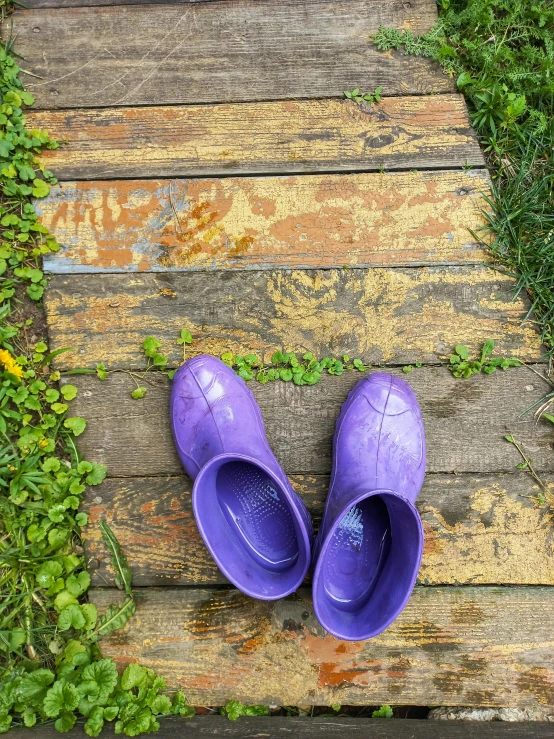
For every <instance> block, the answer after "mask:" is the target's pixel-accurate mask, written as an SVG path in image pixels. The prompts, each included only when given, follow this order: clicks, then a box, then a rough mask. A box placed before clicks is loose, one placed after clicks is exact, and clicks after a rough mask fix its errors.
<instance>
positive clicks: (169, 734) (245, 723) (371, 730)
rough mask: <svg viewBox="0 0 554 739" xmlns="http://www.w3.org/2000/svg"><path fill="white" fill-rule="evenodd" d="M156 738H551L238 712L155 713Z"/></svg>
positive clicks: (452, 726)
mask: <svg viewBox="0 0 554 739" xmlns="http://www.w3.org/2000/svg"><path fill="white" fill-rule="evenodd" d="M160 724H161V726H160V729H159V731H157V732H156V739H201V737H225V738H226V739H262V738H263V739H283V736H291V737H295V739H296V737H299V738H300V739H343V737H344V733H345V729H348V739H552V724H550V723H545V722H541V723H539V722H537V721H528V722H525V723H505V722H499V721H496V722H493V723H483V722H480V721H475V722H474V723H469V722H467V721H422V720H414V719H408V720H406V721H403V720H396V721H375V720H374V719H371V718H344V717H342V716H341V717H340V719H337V718H322V717H320V716H318V717H316V718H309V717H306V718H298V717H296V716H295V717H292V716H291V717H285V718H283V717H280V716H270V717H267V718H266V717H263V716H256V717H255V718H249V717H246V718H245V717H243V718H241V719H240V721H229V720H228V719H226V718H223V717H222V716H197V717H194V718H189V719H182V718H180V717H179V716H172V717H162V718H160ZM113 729H114V723H109V724H105V726H104V729H103V730H102V737H103V739H106V738H107V737H114V736H116V734H114V730H113ZM39 732H40V737H41V739H59V732H57V731H56V729H55V728H54V727H53V726H45V727H42V726H36V727H35V728H33V729H17V732H16V733H15V736H16V739H36V737H38V736H39ZM84 736H85V734H84V732H83V729H82V728H81V726H79V725H77V726H76V727H75V728H74V729H72V730H71V731H70V732H69V733H67V734H66V737H68V739H76V737H79V739H83V737H84Z"/></svg>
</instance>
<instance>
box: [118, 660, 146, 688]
mask: <svg viewBox="0 0 554 739" xmlns="http://www.w3.org/2000/svg"><path fill="white" fill-rule="evenodd" d="M147 675H148V673H147V672H146V668H144V667H141V666H140V665H137V664H135V663H134V662H133V663H131V664H130V665H129V666H128V667H126V668H125V671H124V673H123V675H122V676H121V687H122V688H123V690H131V689H132V688H138V687H140V686H141V685H142V684H143V683H144V682H145V681H146V677H147Z"/></svg>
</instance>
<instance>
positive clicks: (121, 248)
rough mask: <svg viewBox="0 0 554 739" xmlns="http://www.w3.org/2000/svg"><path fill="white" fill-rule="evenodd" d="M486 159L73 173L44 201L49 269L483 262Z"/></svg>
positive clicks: (257, 267)
mask: <svg viewBox="0 0 554 739" xmlns="http://www.w3.org/2000/svg"><path fill="white" fill-rule="evenodd" d="M487 190H488V181H487V176H486V174H485V172H484V170H480V171H479V170H478V171H475V172H471V173H470V174H469V175H468V174H465V173H463V172H452V171H447V172H401V173H400V172H396V173H393V174H352V175H309V176H302V177H261V178H247V179H244V178H243V179H235V178H224V179H209V180H204V179H194V180H177V181H172V180H169V181H168V180H140V181H136V180H134V181H132V182H128V181H121V180H120V181H117V182H105V181H101V182H71V183H67V184H64V185H63V187H57V188H56V189H55V190H54V191H53V192H52V194H51V195H50V197H49V198H48V199H47V200H45V201H41V203H40V211H41V216H42V218H41V221H42V223H43V225H45V226H46V227H47V228H49V229H50V231H52V233H55V234H56V238H57V239H58V241H59V242H60V244H61V245H62V249H61V251H60V252H58V253H57V254H55V255H51V256H49V257H48V258H46V259H45V260H44V267H45V269H46V271H48V272H52V273H55V274H63V273H79V272H137V271H138V272H143V271H156V272H168V271H189V270H205V269H219V270H222V269H271V268H272V267H273V268H274V267H278V268H285V269H286V268H298V267H320V268H324V267H339V268H340V267H342V266H344V265H348V266H383V265H391V266H392V265H414V264H427V265H433V264H454V263H456V264H462V263H473V264H475V263H479V262H483V261H485V260H486V259H487V255H486V251H485V250H484V249H483V248H482V247H481V246H480V245H479V244H478V243H476V240H475V238H474V237H473V236H472V234H471V233H470V229H471V230H472V231H473V232H474V233H475V232H476V231H478V229H479V227H480V226H482V225H483V223H484V220H485V219H484V217H483V216H482V214H481V209H482V208H483V206H486V201H485V200H484V199H483V198H482V196H481V193H482V192H483V191H485V192H486V191H487Z"/></svg>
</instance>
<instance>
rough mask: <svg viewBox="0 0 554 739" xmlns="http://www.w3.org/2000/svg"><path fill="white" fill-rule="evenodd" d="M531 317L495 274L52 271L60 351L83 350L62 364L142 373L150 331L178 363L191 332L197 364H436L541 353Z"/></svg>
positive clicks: (478, 270)
mask: <svg viewBox="0 0 554 739" xmlns="http://www.w3.org/2000/svg"><path fill="white" fill-rule="evenodd" d="M528 310H529V305H528V300H527V297H526V296H523V295H522V294H520V296H519V297H518V298H515V299H514V281H513V279H512V278H510V277H508V276H506V275H502V274H500V273H499V272H496V271H495V270H493V269H490V268H488V267H486V266H481V267H437V268H428V267H419V268H416V269H405V268H371V269H348V270H344V269H341V270H336V269H335V270H294V271H285V270H273V271H257V272H248V271H233V272H224V271H211V272H191V273H188V274H184V273H175V272H167V273H159V272H158V273H147V272H145V273H142V274H140V275H126V274H101V275H98V274H97V275H95V274H91V275H69V276H66V275H54V276H53V277H52V278H51V281H50V285H49V289H48V292H47V297H46V311H47V319H48V327H49V332H50V339H51V343H52V345H53V348H59V347H77V348H78V351H74V352H67V353H64V354H61V355H60V357H59V358H58V360H57V366H58V367H59V368H62V367H63V368H69V367H83V366H87V367H94V366H95V365H96V363H97V362H104V363H105V364H106V365H107V366H109V367H110V368H126V369H129V368H135V369H139V368H143V367H145V365H146V358H145V356H144V353H143V351H142V342H143V341H144V339H145V338H146V337H147V336H149V335H151V336H155V337H156V338H158V339H159V340H160V341H161V342H162V347H161V351H162V352H163V353H165V354H166V356H168V357H169V366H176V365H178V364H179V363H180V362H181V361H182V356H183V354H182V349H181V347H179V346H178V345H177V344H176V339H177V337H178V336H179V335H180V332H181V329H182V328H183V327H186V328H188V329H189V330H190V331H191V333H192V336H193V337H194V345H193V346H192V347H190V352H189V356H192V355H193V354H203V353H208V354H216V355H218V356H219V355H220V354H221V353H222V352H226V351H232V352H234V353H236V354H248V353H249V352H254V353H256V354H258V355H259V356H261V357H263V358H264V361H269V359H270V357H271V356H272V354H273V353H274V352H275V350H276V349H285V350H286V351H299V352H306V351H311V352H314V354H316V355H318V356H322V355H326V354H332V355H334V356H341V355H343V354H348V355H349V356H351V357H354V356H360V357H362V358H363V359H364V360H365V361H367V362H372V363H386V364H404V363H408V362H415V361H422V362H427V363H429V362H437V361H439V359H441V358H444V357H445V356H446V355H449V354H450V353H451V351H452V349H453V347H454V346H455V345H456V344H457V343H458V342H462V343H464V344H467V345H468V346H469V347H470V350H471V352H472V353H473V354H477V352H478V351H480V349H481V346H482V344H483V342H484V341H485V340H486V339H494V340H495V342H496V343H497V351H498V352H499V353H501V354H505V355H513V356H516V357H518V358H520V359H523V360H533V359H537V358H539V357H540V355H541V348H540V345H539V343H538V339H537V335H536V332H535V329H534V326H533V324H531V323H524V324H523V325H522V321H523V319H524V317H525V315H526V314H527V312H528Z"/></svg>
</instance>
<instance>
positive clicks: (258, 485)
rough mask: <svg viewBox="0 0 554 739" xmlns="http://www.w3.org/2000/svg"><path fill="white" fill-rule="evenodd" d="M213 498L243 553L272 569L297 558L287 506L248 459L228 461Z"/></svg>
mask: <svg viewBox="0 0 554 739" xmlns="http://www.w3.org/2000/svg"><path fill="white" fill-rule="evenodd" d="M216 488H217V500H218V502H219V506H220V508H221V510H222V511H223V515H224V516H225V518H226V520H227V523H228V524H229V526H230V527H231V528H232V529H233V530H234V531H235V535H236V537H237V539H238V541H239V542H240V544H241V546H242V547H243V548H244V550H245V552H246V553H247V554H248V555H249V556H250V557H252V559H253V560H255V561H256V562H257V563H258V564H259V565H261V566H262V567H265V568H266V569H268V570H272V571H274V572H280V571H282V570H286V569H288V568H289V567H291V566H292V565H293V564H294V563H295V562H296V560H297V559H298V539H297V536H296V531H295V527H294V520H293V517H292V514H291V511H290V506H289V503H288V501H287V500H286V498H285V497H284V495H283V493H282V491H280V490H279V488H278V486H277V485H276V484H275V483H274V482H273V480H272V479H271V478H270V477H269V475H268V474H267V473H266V472H265V471H264V470H262V469H260V468H259V467H256V466H254V465H253V464H249V463H248V462H228V463H227V464H225V465H223V466H222V467H221V468H220V470H219V472H218V474H217V480H216Z"/></svg>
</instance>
